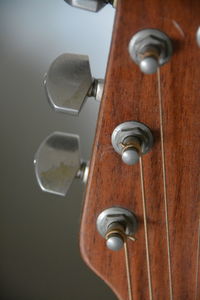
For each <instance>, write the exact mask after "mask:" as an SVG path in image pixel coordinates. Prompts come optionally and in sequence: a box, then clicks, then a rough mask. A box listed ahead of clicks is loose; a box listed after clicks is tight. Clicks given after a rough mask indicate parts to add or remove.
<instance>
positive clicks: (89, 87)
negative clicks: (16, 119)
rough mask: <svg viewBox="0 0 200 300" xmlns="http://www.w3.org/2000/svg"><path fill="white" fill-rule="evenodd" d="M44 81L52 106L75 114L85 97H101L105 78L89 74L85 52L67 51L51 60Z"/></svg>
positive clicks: (97, 98)
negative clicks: (96, 77) (82, 53)
mask: <svg viewBox="0 0 200 300" xmlns="http://www.w3.org/2000/svg"><path fill="white" fill-rule="evenodd" d="M44 85H45V89H46V93H47V97H48V100H49V103H50V105H51V106H52V107H53V109H54V110H56V111H59V112H64V113H68V114H72V115H77V114H78V113H79V112H80V110H81V107H82V105H83V103H84V102H85V100H86V98H87V97H94V98H95V99H96V100H97V101H100V100H101V96H102V93H103V86H104V81H103V79H94V78H92V76H91V72H90V65H89V58H88V56H86V55H78V54H69V53H66V54H62V55H60V56H59V57H57V58H56V60H55V61H54V62H53V63H52V64H51V66H50V68H49V71H48V72H47V74H46V76H45V80H44Z"/></svg>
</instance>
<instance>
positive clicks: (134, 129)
mask: <svg viewBox="0 0 200 300" xmlns="http://www.w3.org/2000/svg"><path fill="white" fill-rule="evenodd" d="M111 141H112V145H113V148H114V150H115V151H116V152H117V153H118V154H120V155H121V157H122V161H123V162H124V163H125V164H127V165H134V164H136V163H137V162H138V161H139V158H140V157H141V156H142V155H144V154H146V153H147V152H149V151H150V149H151V148H152V146H153V135H152V133H151V131H150V129H149V128H148V127H147V126H146V125H144V124H143V123H140V122H135V121H129V122H124V123H121V124H119V125H118V126H117V127H116V128H115V129H114V131H113V133H112V137H111Z"/></svg>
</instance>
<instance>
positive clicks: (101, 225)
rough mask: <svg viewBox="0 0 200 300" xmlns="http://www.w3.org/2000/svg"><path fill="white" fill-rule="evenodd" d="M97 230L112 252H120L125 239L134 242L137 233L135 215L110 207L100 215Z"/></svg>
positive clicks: (123, 209)
mask: <svg viewBox="0 0 200 300" xmlns="http://www.w3.org/2000/svg"><path fill="white" fill-rule="evenodd" d="M97 230H98V232H99V234H100V235H101V236H102V237H104V238H105V239H106V246H107V248H108V249H110V250H113V251H118V250H120V249H121V248H122V247H123V245H124V243H125V242H126V240H127V239H130V240H132V241H135V238H134V237H133V235H134V234H135V232H136V231H137V219H136V217H135V215H134V214H133V213H132V212H131V211H129V210H127V209H125V208H122V207H111V208H108V209H106V210H104V211H102V212H101V213H100V215H99V216H98V218H97Z"/></svg>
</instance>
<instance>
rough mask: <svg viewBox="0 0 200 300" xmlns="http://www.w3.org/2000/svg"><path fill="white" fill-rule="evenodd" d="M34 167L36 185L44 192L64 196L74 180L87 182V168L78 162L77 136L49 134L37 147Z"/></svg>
mask: <svg viewBox="0 0 200 300" xmlns="http://www.w3.org/2000/svg"><path fill="white" fill-rule="evenodd" d="M34 165H35V174H36V178H37V181H38V184H39V186H40V188H41V189H42V190H43V191H45V192H49V193H52V194H57V195H61V196H65V195H66V194H67V192H68V190H69V187H70V185H71V183H72V181H73V180H74V178H81V179H82V181H83V182H84V183H86V181H87V176H88V171H89V167H88V164H87V163H86V162H81V160H80V153H79V136H78V135H74V134H69V133H63V132H53V133H52V134H50V135H49V136H48V137H47V138H46V139H45V140H44V141H43V142H42V143H41V145H40V146H39V148H38V150H37V152H36V155H35V159H34Z"/></svg>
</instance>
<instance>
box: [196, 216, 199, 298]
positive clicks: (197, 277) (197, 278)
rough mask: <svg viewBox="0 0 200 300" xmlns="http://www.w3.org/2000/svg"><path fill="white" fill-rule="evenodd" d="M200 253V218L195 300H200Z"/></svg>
mask: <svg viewBox="0 0 200 300" xmlns="http://www.w3.org/2000/svg"><path fill="white" fill-rule="evenodd" d="M199 254H200V219H199V228H198V246H197V270H196V288H195V300H198V298H197V297H198V280H199Z"/></svg>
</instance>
